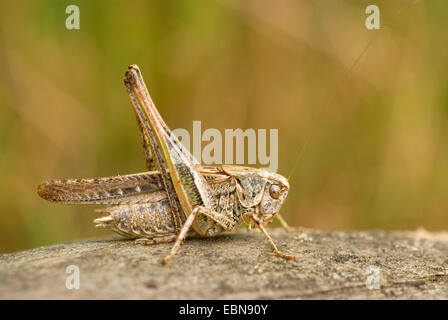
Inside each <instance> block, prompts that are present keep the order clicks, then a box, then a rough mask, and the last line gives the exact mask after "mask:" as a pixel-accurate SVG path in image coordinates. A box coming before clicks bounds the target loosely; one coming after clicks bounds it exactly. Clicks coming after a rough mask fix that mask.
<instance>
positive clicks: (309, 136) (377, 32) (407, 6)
mask: <svg viewBox="0 0 448 320" xmlns="http://www.w3.org/2000/svg"><path fill="white" fill-rule="evenodd" d="M418 2H420V0H414V1H412V2H409V3H407V4H406V5H404V6H403V7H401V8H400V9H399V10H398V11H397V12H396V13H395V15H394V17H396V16H398V15H400V14H402V13H403V11H405V10H407V9H409V7H411V6H412V5H415V4H417V3H418ZM384 27H385V25H383V26H382V28H381V29H380V30H384ZM378 35H379V31H375V34H374V35H373V36H372V37H371V38H370V40H369V42H367V45H366V46H365V47H364V49H363V50H362V51H361V53H360V54H359V55H358V57H357V58H356V59H355V61H354V62H353V64H352V65H351V66H350V68H349V69H348V70H347V71H346V73H345V75H344V77H345V78H348V77H349V76H350V74H351V73H352V71H353V70H354V69H355V67H356V66H357V65H358V63H359V61H360V60H361V59H362V57H363V56H364V55H365V54H366V52H367V50H368V49H369V48H370V46H371V45H372V43H373V41H375V39H376V38H377V36H378ZM335 96H336V93H334V94H333V95H332V96H331V97H330V99H329V100H328V103H327V104H325V106H324V107H323V108H322V110H321V111H320V112H319V114H318V116H317V118H316V119H315V120H314V121H313V124H312V125H311V129H310V131H309V133H308V135H307V137H306V139H305V142H304V144H303V146H302V148H301V149H300V151H299V154H298V156H297V159H296V161H295V162H294V165H293V167H292V169H291V172H290V173H289V175H288V181H290V179H291V177H292V175H293V174H294V171H295V170H296V168H297V165H298V164H299V162H300V159H301V158H302V156H303V153H304V152H305V149H306V148H307V146H308V144H309V143H310V141H311V139H312V138H313V135H314V133H315V131H316V129H317V126H318V125H319V124H320V122H321V121H322V118H323V117H324V115H325V112H326V111H327V110H328V108H329V107H330V105H331V103H332V102H333V100H334V98H335Z"/></svg>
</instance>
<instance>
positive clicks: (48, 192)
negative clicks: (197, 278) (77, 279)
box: [38, 65, 297, 264]
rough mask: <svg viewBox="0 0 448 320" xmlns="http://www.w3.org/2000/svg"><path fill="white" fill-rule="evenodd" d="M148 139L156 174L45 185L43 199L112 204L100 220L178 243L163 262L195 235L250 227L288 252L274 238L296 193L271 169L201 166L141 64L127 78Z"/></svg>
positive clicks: (130, 233)
mask: <svg viewBox="0 0 448 320" xmlns="http://www.w3.org/2000/svg"><path fill="white" fill-rule="evenodd" d="M124 83H125V86H126V89H127V91H128V94H129V97H130V99H131V102H132V105H133V108H134V112H135V114H136V118H137V123H138V126H139V129H140V133H141V136H142V139H143V148H144V151H145V159H146V166H147V169H148V170H149V171H148V172H144V173H138V174H131V175H125V176H116V177H106V178H94V179H64V180H51V181H46V182H43V183H42V184H40V185H39V187H38V194H39V196H41V197H42V198H44V199H46V200H49V201H53V202H59V203H70V204H107V205H111V206H110V207H108V208H106V209H101V210H97V211H99V212H104V213H106V214H107V215H106V216H104V217H102V218H98V219H95V220H94V223H95V224H96V226H98V227H106V228H109V229H111V230H113V231H115V232H117V233H119V234H122V235H124V236H127V237H130V238H134V239H135V243H146V244H156V243H162V242H171V241H175V243H174V246H173V247H172V249H171V251H170V253H169V254H168V255H167V256H166V257H165V258H164V260H163V262H164V263H165V264H166V263H168V261H169V259H171V258H172V257H173V256H174V255H175V254H176V252H177V251H178V250H179V248H180V245H181V244H182V243H183V241H184V240H185V239H186V238H187V236H189V235H193V234H195V235H199V236H208V237H210V236H214V235H216V234H219V233H221V232H223V231H231V230H233V229H234V228H235V227H236V226H237V225H239V224H241V223H242V222H244V223H245V224H246V226H247V229H248V231H249V230H250V229H251V228H253V227H256V228H258V229H260V230H261V232H262V233H263V234H264V236H265V237H266V239H267V240H268V241H269V243H270V245H271V246H272V249H273V252H274V254H275V255H276V256H279V257H282V258H286V259H289V260H297V257H295V256H291V255H287V254H285V253H282V252H280V251H279V250H278V249H277V246H276V245H275V243H274V242H273V240H272V238H271V237H270V235H269V234H268V232H267V231H266V228H265V227H266V226H267V225H268V224H270V223H271V221H272V220H273V218H274V217H277V218H278V219H279V221H280V223H281V224H282V226H283V227H284V228H285V229H287V230H289V231H290V230H291V228H289V227H288V226H287V224H286V222H285V221H284V220H283V219H282V218H281V216H280V215H279V214H278V212H279V211H280V208H281V206H282V204H283V202H284V201H285V199H286V196H287V194H288V191H289V183H288V180H287V179H286V178H285V177H283V176H281V175H279V174H276V173H271V172H268V171H265V170H261V169H256V168H249V167H242V166H232V165H222V166H201V165H200V164H199V163H198V161H197V160H196V159H195V158H194V157H193V156H192V155H191V154H190V152H189V151H188V150H186V149H185V147H184V146H183V145H182V144H181V143H180V142H179V140H178V139H177V138H176V137H175V136H174V134H173V133H172V132H171V130H170V129H169V128H168V126H167V125H166V124H165V122H164V121H163V119H162V117H161V116H160V114H159V112H158V111H157V109H156V107H155V105H154V103H153V102H152V100H151V97H150V95H149V92H148V90H147V88H146V85H145V83H144V81H143V77H142V75H141V73H140V70H139V68H138V67H137V66H136V65H131V66H130V67H129V68H128V70H127V71H126V73H125V77H124Z"/></svg>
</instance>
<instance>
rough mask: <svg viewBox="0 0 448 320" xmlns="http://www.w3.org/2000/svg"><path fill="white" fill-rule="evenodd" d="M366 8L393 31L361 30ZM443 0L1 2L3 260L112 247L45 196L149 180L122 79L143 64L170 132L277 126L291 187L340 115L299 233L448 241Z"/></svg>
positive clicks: (290, 208) (298, 217)
mask: <svg viewBox="0 0 448 320" xmlns="http://www.w3.org/2000/svg"><path fill="white" fill-rule="evenodd" d="M70 4H76V5H78V6H79V8H80V29H79V30H67V29H66V27H65V19H66V17H67V16H68V15H67V14H66V13H65V9H66V7H67V6H68V5H70ZM369 4H376V5H378V6H379V8H380V10H381V26H382V27H383V29H382V30H380V31H374V30H367V29H366V27H365V19H366V17H367V15H366V13H365V9H366V7H367V5H369ZM447 4H448V3H447V2H446V1H443V0H438V1H437V0H433V1H429V0H428V1H419V2H416V3H415V1H413V0H406V1H405V0H403V1H401V0H400V1H398V0H396V1H386V0H384V1H374V3H372V1H359V0H358V1H354V0H353V1H342V0H338V1H334V0H325V1H324V0H321V1H292V0H285V1H280V2H277V1H260V0H256V1H255V0H253V1H236V0H235V1H231V0H222V1H210V0H201V1H186V0H183V1H133V2H130V1H72V0H71V1H62V0H60V1H56V0H53V1H40V0H39V1H3V2H2V3H1V4H0V59H1V63H0V72H1V78H0V252H10V251H15V250H20V249H26V248H32V247H36V246H41V245H48V244H55V243H60V242H63V241H71V240H77V239H84V238H90V237H98V236H108V235H111V233H110V232H108V231H105V230H99V229H95V228H94V227H93V224H92V220H93V219H94V218H95V217H97V216H98V215H97V214H95V213H94V212H93V209H94V208H96V206H67V205H57V204H52V203H49V202H46V201H44V200H42V199H40V198H39V197H38V196H37V194H36V188H37V185H38V184H39V183H40V182H41V181H43V180H48V179H54V178H78V177H96V176H111V175H117V174H127V173H136V172H141V171H145V165H144V160H143V152H142V150H141V141H140V137H139V134H138V129H137V125H136V121H135V118H134V114H133V112H132V107H131V104H130V101H129V98H128V96H127V94H126V91H125V89H124V86H123V83H122V77H123V73H124V71H125V70H126V68H127V66H128V65H129V64H132V63H136V64H138V65H139V67H140V69H141V70H142V73H143V75H144V77H145V80H146V81H147V84H148V87H149V90H150V92H151V95H152V97H153V100H154V101H155V103H156V105H157V106H158V108H159V111H160V112H161V114H162V116H163V117H164V118H165V120H166V122H167V123H168V125H169V126H170V127H171V128H172V129H174V128H179V127H181V128H186V129H188V130H191V127H192V121H193V120H201V121H202V129H203V130H205V129H207V128H217V129H219V130H224V129H225V128H242V129H246V128H255V129H257V128H267V129H269V128H278V129H279V170H278V172H279V173H281V174H283V175H285V176H288V175H289V173H290V171H291V169H292V167H293V164H294V162H295V160H296V158H297V155H298V153H299V150H300V148H301V147H302V145H303V144H304V142H305V139H306V137H307V136H308V135H309V134H310V132H311V130H312V126H313V123H314V121H316V119H317V118H318V117H319V114H320V113H321V112H322V110H326V111H325V113H324V116H323V118H322V120H321V121H320V122H319V125H318V127H317V129H316V132H315V134H314V136H313V138H312V139H311V142H310V144H309V146H308V147H307V149H306V150H305V153H304V155H303V158H302V160H301V161H300V163H299V165H298V167H297V170H296V171H295V173H294V175H293V176H292V178H291V180H290V183H291V190H290V194H289V196H288V199H287V202H286V204H285V205H284V207H283V208H282V211H281V212H282V214H283V215H284V217H285V218H286V219H287V220H288V221H289V222H290V224H292V225H300V226H304V227H310V228H322V229H371V228H380V229H386V230H391V229H415V228H419V227H424V228H426V229H429V230H443V229H445V230H446V229H448V215H447V208H448V196H447V188H448V148H447V141H448V129H447V118H448V76H447V75H448V42H447V39H448V37H447V35H448V34H447V31H448V19H447V14H446V13H447V10H448V5H447ZM375 33H378V34H377V36H376V37H375V39H374V40H373V42H372V43H371V44H370V46H369V47H368V50H367V51H366V52H365V54H364V55H363V56H362V57H361V59H360V60H359V62H358V64H357V65H356V66H355V68H354V69H353V72H351V73H349V74H347V71H348V70H349V68H350V67H351V65H352V64H353V63H354V62H355V61H356V59H357V58H358V57H359V55H360V54H361V52H362V51H363V50H364V48H365V47H366V46H367V45H368V43H369V41H370V40H371V39H372V37H374V36H375Z"/></svg>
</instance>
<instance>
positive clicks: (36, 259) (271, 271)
mask: <svg viewBox="0 0 448 320" xmlns="http://www.w3.org/2000/svg"><path fill="white" fill-rule="evenodd" d="M270 232H271V234H272V236H273V238H274V241H275V242H276V243H277V245H278V247H279V248H280V250H282V251H284V252H286V253H290V254H296V255H298V256H299V261H298V262H293V261H286V260H283V259H281V258H278V257H275V256H274V255H273V254H272V253H271V249H270V246H269V244H268V243H267V241H266V240H265V239H264V238H263V236H262V235H261V234H260V233H258V232H251V233H247V232H245V231H238V232H235V233H228V234H223V235H221V236H218V237H215V238H210V239H189V240H188V241H186V242H185V245H184V246H183V247H182V248H181V250H180V252H179V254H178V255H177V256H176V257H175V258H174V259H173V260H172V261H171V264H170V265H169V266H168V267H165V266H163V265H162V264H161V260H162V258H163V257H164V256H165V255H166V254H167V253H168V251H169V249H170V248H171V245H172V244H170V243H168V244H159V245H155V246H142V245H137V246H136V247H135V246H134V245H133V242H132V241H129V240H122V239H120V238H111V239H105V240H86V241H80V242H74V243H64V244H59V245H54V246H49V247H41V248H36V249H32V250H28V251H21V252H16V253H10V254H4V255H1V256H0V298H2V299H448V236H447V234H446V233H439V234H431V233H428V232H425V231H417V232H381V231H368V232H354V231H350V232H342V231H340V232H338V231H331V232H330V231H319V230H306V231H305V232H303V233H296V234H294V233H286V232H284V231H283V230H280V229H274V230H270ZM69 265H76V266H78V267H79V270H80V289H78V290H76V289H73V290H69V289H67V288H66V279H67V277H68V276H69V275H68V274H66V268H67V266H69ZM376 279H378V280H379V282H375V280H376ZM366 283H367V284H366ZM375 284H378V285H379V287H380V288H379V289H369V288H367V285H368V286H369V287H371V288H372V287H374V286H375Z"/></svg>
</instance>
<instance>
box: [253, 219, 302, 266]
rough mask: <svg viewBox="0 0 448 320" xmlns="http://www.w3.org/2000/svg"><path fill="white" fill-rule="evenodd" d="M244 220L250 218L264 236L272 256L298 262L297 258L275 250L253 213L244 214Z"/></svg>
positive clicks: (273, 244)
mask: <svg viewBox="0 0 448 320" xmlns="http://www.w3.org/2000/svg"><path fill="white" fill-rule="evenodd" d="M244 218H245V220H247V219H248V218H250V219H252V220H253V221H254V222H255V223H256V224H257V227H258V228H259V229H260V230H261V232H263V234H264V236H265V237H266V239H267V240H268V241H269V244H270V245H271V247H272V249H273V250H274V254H275V255H276V256H277V257H281V258H285V259H288V260H294V261H298V260H299V258H297V257H296V256H290V255H287V254H285V253H283V252H281V251H279V250H278V249H277V246H276V245H275V243H274V241H273V240H272V238H271V236H270V235H269V234H268V232H267V231H266V229H265V227H264V226H263V224H262V223H261V221H260V219H258V217H257V216H256V215H255V214H254V213H253V212H249V213H246V214H244Z"/></svg>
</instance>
